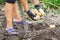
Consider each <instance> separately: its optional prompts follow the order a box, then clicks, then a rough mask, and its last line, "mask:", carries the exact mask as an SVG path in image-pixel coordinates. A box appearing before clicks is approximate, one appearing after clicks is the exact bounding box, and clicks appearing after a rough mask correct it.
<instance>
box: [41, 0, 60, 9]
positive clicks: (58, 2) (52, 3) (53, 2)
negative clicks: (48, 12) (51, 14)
mask: <svg viewBox="0 0 60 40" xmlns="http://www.w3.org/2000/svg"><path fill="white" fill-rule="evenodd" d="M42 2H44V3H46V6H47V7H48V6H49V7H54V8H59V7H60V0H42Z"/></svg>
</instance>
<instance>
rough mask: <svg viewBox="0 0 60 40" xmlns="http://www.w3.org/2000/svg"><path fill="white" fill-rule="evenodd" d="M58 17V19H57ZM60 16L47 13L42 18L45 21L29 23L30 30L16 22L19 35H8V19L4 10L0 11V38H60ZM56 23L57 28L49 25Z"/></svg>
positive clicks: (29, 39) (50, 39)
mask: <svg viewBox="0 0 60 40" xmlns="http://www.w3.org/2000/svg"><path fill="white" fill-rule="evenodd" d="M55 19H58V20H55ZM59 19H60V17H59V15H58V16H57V17H56V16H55V17H52V14H47V16H46V17H43V19H42V20H44V21H45V22H43V23H42V22H41V23H38V22H36V23H32V24H28V25H27V26H28V27H29V30H30V31H28V32H25V30H24V28H23V25H16V24H14V28H16V29H17V30H18V31H19V34H18V35H17V36H12V35H8V33H6V32H5V27H6V20H5V16H4V11H0V40H60V20H59ZM50 24H54V25H56V28H53V29H50V28H49V25H50Z"/></svg>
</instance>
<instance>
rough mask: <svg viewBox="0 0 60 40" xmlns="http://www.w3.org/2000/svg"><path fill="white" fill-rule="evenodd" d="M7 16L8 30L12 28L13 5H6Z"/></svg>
mask: <svg viewBox="0 0 60 40" xmlns="http://www.w3.org/2000/svg"><path fill="white" fill-rule="evenodd" d="M5 16H6V20H7V28H9V27H12V26H13V25H12V4H10V3H6V4H5Z"/></svg>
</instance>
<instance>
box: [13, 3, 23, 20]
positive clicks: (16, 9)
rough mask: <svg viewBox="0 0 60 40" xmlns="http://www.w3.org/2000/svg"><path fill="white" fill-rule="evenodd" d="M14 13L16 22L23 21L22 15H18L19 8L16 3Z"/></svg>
mask: <svg viewBox="0 0 60 40" xmlns="http://www.w3.org/2000/svg"><path fill="white" fill-rule="evenodd" d="M12 11H13V12H12V13H13V18H14V19H15V20H17V21H18V20H22V17H21V15H19V14H18V6H17V4H16V3H15V4H13V10H12Z"/></svg>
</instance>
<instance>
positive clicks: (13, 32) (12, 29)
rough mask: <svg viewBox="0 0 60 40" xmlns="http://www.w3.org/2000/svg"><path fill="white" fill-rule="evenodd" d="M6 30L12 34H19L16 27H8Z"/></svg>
mask: <svg viewBox="0 0 60 40" xmlns="http://www.w3.org/2000/svg"><path fill="white" fill-rule="evenodd" d="M6 32H7V33H8V34H10V35H18V32H17V30H15V29H14V28H6Z"/></svg>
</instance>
